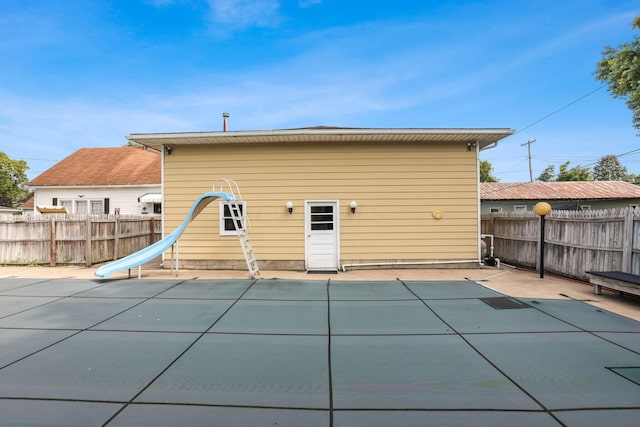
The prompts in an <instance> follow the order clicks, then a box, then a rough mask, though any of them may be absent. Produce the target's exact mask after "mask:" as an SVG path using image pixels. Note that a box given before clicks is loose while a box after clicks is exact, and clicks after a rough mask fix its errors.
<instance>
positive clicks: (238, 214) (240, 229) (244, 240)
mask: <svg viewBox="0 0 640 427" xmlns="http://www.w3.org/2000/svg"><path fill="white" fill-rule="evenodd" d="M213 190H214V191H224V190H227V191H228V192H229V193H231V194H233V195H234V196H235V200H232V201H229V202H227V206H229V213H230V214H231V219H232V220H233V226H234V228H235V229H236V233H238V239H239V240H240V247H241V248H242V254H243V255H244V259H245V261H246V263H247V268H248V269H249V274H251V277H254V278H255V277H256V276H257V275H258V274H260V268H259V267H258V261H257V260H256V256H255V254H254V253H253V248H252V247H251V240H249V232H248V231H247V229H248V226H249V221H248V219H247V214H246V212H245V210H244V209H243V203H242V201H243V200H242V194H240V188H239V187H238V184H237V183H236V182H235V181H233V180H230V179H227V178H218V179H216V181H215V182H214V184H213Z"/></svg>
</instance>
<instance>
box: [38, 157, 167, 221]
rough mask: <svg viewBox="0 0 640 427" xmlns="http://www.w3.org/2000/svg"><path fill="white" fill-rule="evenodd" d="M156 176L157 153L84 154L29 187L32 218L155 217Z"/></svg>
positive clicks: (158, 171)
mask: <svg viewBox="0 0 640 427" xmlns="http://www.w3.org/2000/svg"><path fill="white" fill-rule="evenodd" d="M160 174H161V159H160V155H159V153H157V152H155V151H152V150H146V149H143V148H140V147H118V148H82V149H80V150H78V151H76V152H75V153H73V154H71V155H70V156H69V157H67V158H65V159H63V160H62V161H61V162H59V163H57V164H56V165H54V166H53V167H51V168H50V169H48V170H46V171H45V172H44V173H42V174H41V175H39V176H38V177H36V178H35V179H33V180H32V181H31V182H29V185H30V186H31V187H32V189H33V191H34V207H35V208H34V210H33V213H34V215H39V214H41V212H42V211H47V210H51V208H53V207H58V208H62V207H64V208H66V211H67V213H72V214H85V213H90V214H154V213H156V214H159V213H161V211H162V208H161V206H162V205H161V204H162V187H161V176H160Z"/></svg>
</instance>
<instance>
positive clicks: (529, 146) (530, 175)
mask: <svg viewBox="0 0 640 427" xmlns="http://www.w3.org/2000/svg"><path fill="white" fill-rule="evenodd" d="M534 142H536V140H535V139H532V140H530V141H527V142H525V143H524V144H520V146H521V147H522V146H525V145H526V146H527V150H528V151H529V156H528V157H529V182H533V171H532V170H531V144H533V143H534Z"/></svg>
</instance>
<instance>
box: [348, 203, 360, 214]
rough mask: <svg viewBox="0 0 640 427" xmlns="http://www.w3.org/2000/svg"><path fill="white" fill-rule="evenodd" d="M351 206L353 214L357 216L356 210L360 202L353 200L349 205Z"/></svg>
mask: <svg viewBox="0 0 640 427" xmlns="http://www.w3.org/2000/svg"><path fill="white" fill-rule="evenodd" d="M349 206H350V207H351V213H352V214H354V215H355V213H356V208H357V207H358V202H356V201H355V200H352V201H351V203H349Z"/></svg>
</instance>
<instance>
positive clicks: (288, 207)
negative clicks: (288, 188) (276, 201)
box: [287, 202, 293, 215]
mask: <svg viewBox="0 0 640 427" xmlns="http://www.w3.org/2000/svg"><path fill="white" fill-rule="evenodd" d="M287 210H288V211H289V215H291V214H292V213H293V202H287Z"/></svg>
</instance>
